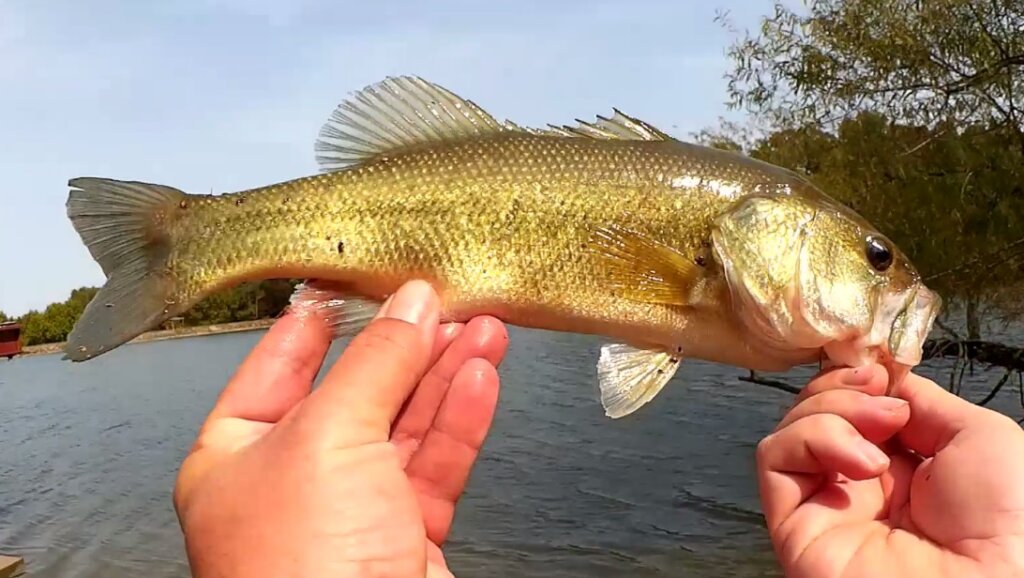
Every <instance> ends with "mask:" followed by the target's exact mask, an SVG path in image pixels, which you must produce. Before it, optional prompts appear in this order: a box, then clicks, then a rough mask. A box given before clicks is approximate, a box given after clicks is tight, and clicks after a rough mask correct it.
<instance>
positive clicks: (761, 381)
mask: <svg viewBox="0 0 1024 578" xmlns="http://www.w3.org/2000/svg"><path fill="white" fill-rule="evenodd" d="M739 380H740V381H745V382H747V383H753V384H755V385H763V386H765V387H771V388H774V389H780V390H782V391H785V392H787V393H792V394H793V395H797V394H799V393H800V389H801V388H799V387H797V386H795V385H790V384H788V383H786V382H785V381H781V380H778V379H770V378H767V377H760V376H758V375H757V374H756V373H754V372H753V371H751V372H750V375H748V376H744V377H740V378H739Z"/></svg>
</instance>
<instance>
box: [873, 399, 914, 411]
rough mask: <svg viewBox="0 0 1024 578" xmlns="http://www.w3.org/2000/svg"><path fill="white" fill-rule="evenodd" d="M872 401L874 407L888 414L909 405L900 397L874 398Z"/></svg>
mask: <svg viewBox="0 0 1024 578" xmlns="http://www.w3.org/2000/svg"><path fill="white" fill-rule="evenodd" d="M870 400H871V401H870V403H871V404H872V405H874V406H875V407H877V408H879V409H882V410H885V411H888V412H896V411H897V410H900V409H902V408H903V407H904V406H906V405H907V402H906V400H903V399H900V398H898V397H872V398H870Z"/></svg>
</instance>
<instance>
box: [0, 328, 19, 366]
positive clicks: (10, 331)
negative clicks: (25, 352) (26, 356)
mask: <svg viewBox="0 0 1024 578" xmlns="http://www.w3.org/2000/svg"><path fill="white" fill-rule="evenodd" d="M20 353H21V325H18V324H17V323H0V357H6V358H7V359H10V358H12V357H14V356H15V355H18V354H20Z"/></svg>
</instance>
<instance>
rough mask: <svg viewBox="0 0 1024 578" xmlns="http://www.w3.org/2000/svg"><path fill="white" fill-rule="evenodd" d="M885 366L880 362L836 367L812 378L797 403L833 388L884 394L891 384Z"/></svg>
mask: <svg viewBox="0 0 1024 578" xmlns="http://www.w3.org/2000/svg"><path fill="white" fill-rule="evenodd" d="M888 380H889V376H888V375H887V374H886V372H885V368H884V367H882V366H881V365H878V364H870V365H864V366H861V367H834V368H831V369H828V370H825V371H822V372H821V373H819V374H818V375H816V376H815V377H814V378H812V379H811V381H810V383H808V384H807V385H806V386H805V387H804V388H803V389H802V390H801V391H800V394H799V395H797V399H796V402H795V403H797V404H798V403H800V402H802V401H804V400H805V399H807V398H809V397H811V396H814V395H817V394H819V393H821V392H823V391H829V390H833V389H856V390H858V391H862V392H864V393H867V394H869V395H882V394H883V393H885V388H886V387H887V386H888V384H889V381H888Z"/></svg>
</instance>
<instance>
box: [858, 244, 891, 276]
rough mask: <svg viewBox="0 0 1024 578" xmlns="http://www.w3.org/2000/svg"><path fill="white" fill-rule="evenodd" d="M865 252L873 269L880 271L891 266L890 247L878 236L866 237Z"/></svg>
mask: <svg viewBox="0 0 1024 578" xmlns="http://www.w3.org/2000/svg"><path fill="white" fill-rule="evenodd" d="M865 254H866V255H867V258H868V263H869V264H870V265H871V267H872V268H874V270H875V271H878V272H879V273H882V272H884V271H886V270H887V269H889V267H891V266H892V249H890V248H889V244H888V243H886V242H885V241H883V240H882V239H879V238H878V237H868V245H867V250H866V251H865Z"/></svg>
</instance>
